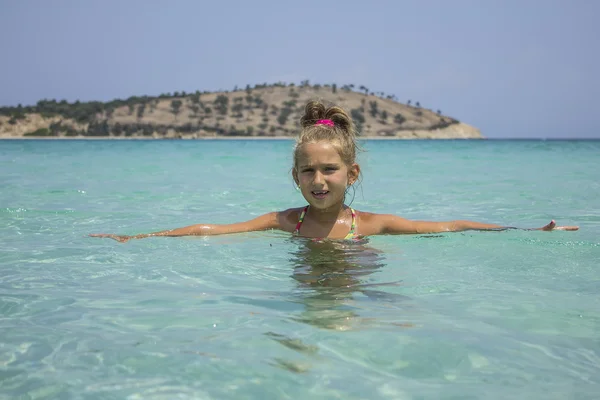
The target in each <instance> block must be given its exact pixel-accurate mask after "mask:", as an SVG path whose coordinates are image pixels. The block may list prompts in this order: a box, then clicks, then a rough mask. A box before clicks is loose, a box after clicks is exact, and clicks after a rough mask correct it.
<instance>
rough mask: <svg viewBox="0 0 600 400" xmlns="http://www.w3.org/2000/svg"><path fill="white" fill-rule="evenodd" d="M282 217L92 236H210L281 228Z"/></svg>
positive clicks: (122, 238) (123, 238) (274, 214)
mask: <svg viewBox="0 0 600 400" xmlns="http://www.w3.org/2000/svg"><path fill="white" fill-rule="evenodd" d="M281 226H282V225H281V217H280V213H279V212H272V213H268V214H264V215H261V216H260V217H257V218H254V219H251V220H249V221H245V222H238V223H235V224H221V225H218V224H196V225H190V226H185V227H183V228H176V229H171V230H166V231H160V232H152V233H141V234H139V235H134V236H127V235H115V234H112V233H92V234H90V236H91V237H101V238H111V239H114V240H116V241H119V242H121V243H125V242H127V241H128V240H130V239H143V238H147V237H153V236H210V235H223V234H228V233H241V232H253V231H264V230H267V229H281Z"/></svg>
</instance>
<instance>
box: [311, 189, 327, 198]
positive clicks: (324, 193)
mask: <svg viewBox="0 0 600 400" xmlns="http://www.w3.org/2000/svg"><path fill="white" fill-rule="evenodd" d="M311 193H312V195H313V196H314V197H316V198H317V199H324V198H325V196H327V193H329V190H315V191H312V192H311Z"/></svg>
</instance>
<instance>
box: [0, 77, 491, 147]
mask: <svg viewBox="0 0 600 400" xmlns="http://www.w3.org/2000/svg"><path fill="white" fill-rule="evenodd" d="M360 90H361V92H358V91H354V85H345V86H343V87H341V88H338V87H337V85H335V84H333V85H317V84H315V85H310V84H309V83H308V81H304V82H302V83H301V84H300V85H294V84H289V85H286V84H284V83H276V84H272V85H267V84H263V85H256V86H254V87H250V86H246V88H245V89H238V88H235V89H234V90H233V91H224V92H200V91H196V92H195V93H185V92H181V93H179V92H175V93H173V94H161V95H160V96H157V97H149V96H142V97H138V96H134V97H130V98H129V99H127V100H113V101H110V102H97V101H92V102H78V101H77V102H74V103H68V102H66V101H64V100H63V101H60V102H59V101H56V100H41V101H39V102H38V103H37V104H36V105H35V106H25V107H23V106H21V105H19V106H17V107H1V108H0V138H19V137H56V138H58V137H71V138H90V137H100V138H101V137H103V138H120V137H125V138H127V137H129V138H137V137H140V138H143V137H147V138H181V139H198V138H209V137H236V136H246V137H282V136H283V137H287V136H290V137H291V136H294V135H295V134H296V133H297V132H298V127H299V120H300V116H301V115H302V112H303V110H304V105H305V104H306V102H307V101H309V100H314V99H318V100H322V101H325V102H330V103H334V104H337V105H340V106H342V107H344V108H345V109H346V110H348V111H349V112H350V113H351V115H352V118H353V119H354V122H355V123H356V125H357V128H358V131H359V133H360V135H361V136H363V137H379V138H382V137H387V138H404V139H449V138H482V136H481V133H480V132H479V130H478V129H476V128H474V127H472V126H469V125H467V124H464V123H461V122H459V121H457V120H456V119H454V118H451V117H448V116H444V115H442V114H441V112H440V111H437V112H434V111H432V110H429V109H426V108H423V107H421V106H420V104H419V103H418V102H416V103H415V104H414V105H413V104H411V103H410V101H409V102H408V103H407V104H402V103H399V102H397V101H396V100H395V96H389V95H388V96H385V94H384V93H378V94H375V93H372V92H369V90H368V89H367V88H366V87H364V86H360Z"/></svg>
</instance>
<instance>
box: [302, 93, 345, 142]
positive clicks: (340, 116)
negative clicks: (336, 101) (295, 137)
mask: <svg viewBox="0 0 600 400" xmlns="http://www.w3.org/2000/svg"><path fill="white" fill-rule="evenodd" d="M323 119H329V120H331V121H333V123H334V124H335V127H337V128H339V129H341V130H342V131H344V133H346V134H347V135H348V136H351V137H354V136H356V135H355V132H354V124H353V123H352V119H351V118H350V116H349V115H348V113H347V112H346V111H344V109H342V108H340V107H337V106H332V107H325V105H324V104H323V103H321V102H320V101H309V102H308V103H307V104H306V107H305V108H304V115H303V116H302V118H301V119H300V125H301V126H302V128H309V127H311V126H314V125H315V124H316V123H317V121H319V120H323Z"/></svg>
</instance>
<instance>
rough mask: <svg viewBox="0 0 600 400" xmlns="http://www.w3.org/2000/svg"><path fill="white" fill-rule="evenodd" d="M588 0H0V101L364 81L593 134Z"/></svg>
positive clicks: (492, 125)
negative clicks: (263, 84)
mask: <svg viewBox="0 0 600 400" xmlns="http://www.w3.org/2000/svg"><path fill="white" fill-rule="evenodd" d="M598 15H600V2H598V1H594V0H570V1H567V0H564V1H555V0H521V1H516V0H514V1H513V0H504V1H496V0H473V1H471V0H452V1H446V0H414V1H413V0H407V1H401V0H394V1H378V0H371V1H368V2H367V1H355V0H346V1H337V0H329V1H324V0H319V1H313V0H303V1H286V0H274V1H267V0H264V1H263V0H253V1H243V0H240V1H227V0H219V1H201V0H170V1H167V0H161V1H159V0H101V1H100V0H0V37H1V38H2V42H3V43H2V47H1V49H2V50H1V51H2V57H1V58H0V106H16V105H17V104H19V103H21V104H23V105H31V104H35V103H36V102H37V101H38V100H40V99H57V100H62V99H66V100H68V101H70V102H72V101H75V100H80V101H90V100H99V101H107V100H112V99H115V98H127V97H130V96H134V95H136V96H142V95H149V96H154V95H159V94H160V93H164V92H174V91H182V90H184V91H186V92H191V91H195V90H201V91H204V90H209V91H216V90H221V89H223V90H231V89H233V88H234V86H236V85H237V86H239V87H245V86H246V84H250V85H254V84H257V83H265V82H266V83H275V82H278V81H283V82H286V83H289V82H295V83H298V82H300V81H302V80H306V79H308V80H309V81H310V82H311V83H320V84H326V83H337V84H338V86H341V85H344V84H354V85H356V87H358V86H360V85H365V86H366V87H367V88H369V90H371V91H375V92H380V91H383V92H385V93H386V94H395V95H396V96H397V97H398V99H399V100H400V101H402V102H406V101H408V100H412V102H413V103H414V102H416V101H419V102H420V103H421V105H422V106H423V107H426V108H430V109H433V110H438V109H439V110H441V111H442V113H443V114H445V115H449V116H452V117H454V118H457V119H459V120H460V121H462V122H465V123H467V124H470V125H473V126H475V127H477V128H479V129H480V130H481V132H482V134H483V135H484V136H485V137H488V138H499V139H500V138H600V129H599V128H598V123H599V122H598V120H597V118H596V116H595V112H597V111H598V109H599V108H600V78H599V76H598V71H600V24H598V23H597V20H598Z"/></svg>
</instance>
